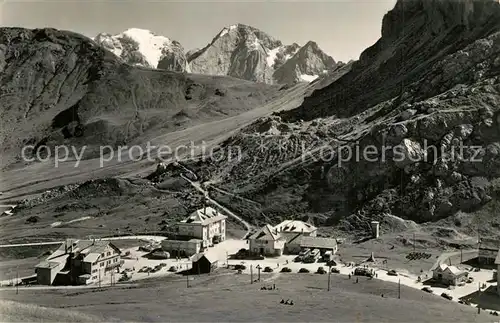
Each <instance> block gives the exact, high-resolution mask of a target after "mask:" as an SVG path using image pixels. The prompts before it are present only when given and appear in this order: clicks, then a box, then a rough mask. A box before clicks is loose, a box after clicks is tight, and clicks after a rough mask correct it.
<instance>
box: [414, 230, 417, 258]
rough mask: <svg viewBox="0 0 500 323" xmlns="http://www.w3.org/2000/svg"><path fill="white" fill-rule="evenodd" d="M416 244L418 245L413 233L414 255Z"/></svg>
mask: <svg viewBox="0 0 500 323" xmlns="http://www.w3.org/2000/svg"><path fill="white" fill-rule="evenodd" d="M416 244H417V241H416V240H415V232H413V253H415V247H416Z"/></svg>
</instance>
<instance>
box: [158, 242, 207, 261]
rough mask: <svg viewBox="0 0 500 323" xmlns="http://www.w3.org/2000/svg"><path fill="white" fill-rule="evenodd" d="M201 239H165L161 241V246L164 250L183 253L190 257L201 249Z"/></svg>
mask: <svg viewBox="0 0 500 323" xmlns="http://www.w3.org/2000/svg"><path fill="white" fill-rule="evenodd" d="M202 243H203V241H201V240H199V239H191V240H170V239H165V240H162V242H161V248H162V249H163V250H164V251H168V252H169V253H172V254H176V253H183V254H185V255H186V256H188V257H190V256H192V255H195V254H197V253H199V252H200V251H201V245H202Z"/></svg>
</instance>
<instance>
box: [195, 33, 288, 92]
mask: <svg viewBox="0 0 500 323" xmlns="http://www.w3.org/2000/svg"><path fill="white" fill-rule="evenodd" d="M278 46H281V42H280V41H278V40H276V39H274V38H272V37H270V36H268V35H266V34H264V33H263V32H261V31H259V30H258V29H255V28H252V27H250V26H246V25H241V24H238V25H232V26H230V27H228V28H224V29H223V30H222V31H221V32H220V33H219V34H218V35H217V36H216V37H215V38H214V39H213V40H212V42H211V43H210V44H209V45H207V46H206V47H205V48H203V49H201V50H200V51H198V52H196V53H194V54H193V55H191V57H190V61H189V64H190V66H191V71H192V72H193V73H199V74H210V75H229V76H233V77H237V78H242V79H246V80H250V81H256V82H265V83H270V82H271V81H272V67H271V66H269V65H268V64H267V61H266V58H267V49H268V48H270V47H271V48H275V47H278Z"/></svg>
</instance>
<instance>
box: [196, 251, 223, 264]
mask: <svg viewBox="0 0 500 323" xmlns="http://www.w3.org/2000/svg"><path fill="white" fill-rule="evenodd" d="M203 257H205V258H206V259H207V260H208V261H209V262H210V263H211V264H213V263H214V262H216V261H217V260H218V259H217V256H216V255H215V254H214V253H213V252H210V251H207V252H200V253H197V254H196V255H194V256H193V257H192V258H191V261H192V262H198V261H200V259H201V258H203Z"/></svg>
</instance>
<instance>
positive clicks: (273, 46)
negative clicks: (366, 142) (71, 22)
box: [94, 23, 337, 83]
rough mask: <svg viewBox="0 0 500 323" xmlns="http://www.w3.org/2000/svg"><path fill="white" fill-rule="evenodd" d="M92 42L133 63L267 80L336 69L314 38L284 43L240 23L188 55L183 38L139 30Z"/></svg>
mask: <svg viewBox="0 0 500 323" xmlns="http://www.w3.org/2000/svg"><path fill="white" fill-rule="evenodd" d="M94 40H95V41H96V42H97V43H98V44H100V45H101V46H103V47H104V48H106V49H108V50H110V51H111V52H113V53H114V54H115V55H116V56H118V57H120V58H121V59H122V60H123V61H124V62H126V63H128V64H131V65H140V66H144V67H149V68H159V69H167V70H172V71H177V72H188V73H191V72H192V73H197V74H209V75H228V76H233V77H237V78H242V79H246V80H249V81H256V82H264V83H293V82H301V81H312V80H314V79H315V78H317V77H319V76H321V75H323V74H325V73H328V72H329V71H332V70H334V69H335V68H336V67H337V64H336V63H335V61H334V60H333V58H331V57H330V56H328V55H326V54H325V53H324V52H323V51H322V50H321V49H320V48H319V46H318V44H317V43H316V42H314V41H309V42H307V43H306V44H305V45H304V46H300V45H298V44H296V43H292V44H290V45H285V44H283V43H282V42H281V41H280V40H278V39H276V38H274V37H272V36H270V35H269V34H267V33H265V32H263V31H261V30H259V29H257V28H255V27H252V26H248V25H244V24H239V23H238V24H233V25H230V26H225V27H224V28H222V29H221V30H220V31H219V32H218V33H217V34H216V35H215V37H214V38H213V39H212V40H211V41H210V42H209V43H208V44H207V45H206V46H205V47H203V48H201V49H197V50H191V51H188V52H187V53H186V52H185V51H184V48H183V47H182V45H181V44H180V43H179V42H177V41H175V40H171V39H169V38H167V37H165V36H161V35H157V34H155V33H153V32H152V31H150V30H147V29H140V28H130V29H127V30H125V31H124V32H122V33H120V34H117V35H110V34H107V33H101V34H99V35H97V37H95V39H94ZM324 71H326V72H324Z"/></svg>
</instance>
